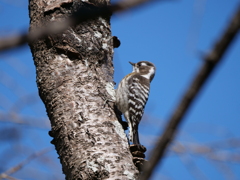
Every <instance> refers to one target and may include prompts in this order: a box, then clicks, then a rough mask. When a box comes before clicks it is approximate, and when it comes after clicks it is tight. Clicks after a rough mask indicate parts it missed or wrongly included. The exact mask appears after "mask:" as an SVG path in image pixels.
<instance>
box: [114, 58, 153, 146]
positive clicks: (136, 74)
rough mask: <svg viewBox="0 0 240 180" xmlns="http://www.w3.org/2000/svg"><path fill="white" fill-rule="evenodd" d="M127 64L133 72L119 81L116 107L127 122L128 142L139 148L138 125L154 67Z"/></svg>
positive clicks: (142, 63)
mask: <svg viewBox="0 0 240 180" xmlns="http://www.w3.org/2000/svg"><path fill="white" fill-rule="evenodd" d="M129 63H130V64H131V65H132V66H133V71H132V73H130V74H128V75H126V76H125V77H124V78H123V79H122V80H121V82H120V83H119V85H118V88H117V89H116V106H117V108H118V110H119V111H121V112H122V114H123V115H124V117H125V119H126V120H127V122H128V126H129V140H130V141H131V142H132V143H133V144H136V145H138V146H140V145H141V144H140V141H139V136H138V125H139V123H140V121H141V119H142V116H143V113H144V107H145V105H146V103H147V100H148V95H149V90H150V83H151V81H152V80H153V78H154V75H155V71H156V67H155V66H154V64H153V63H151V62H148V61H140V62H138V63H132V62H129Z"/></svg>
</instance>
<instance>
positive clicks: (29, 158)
mask: <svg viewBox="0 0 240 180" xmlns="http://www.w3.org/2000/svg"><path fill="white" fill-rule="evenodd" d="M52 150H53V148H52V147H51V148H46V149H43V150H41V151H38V152H36V153H33V154H32V155H30V156H29V157H28V158H26V159H25V160H24V161H22V162H20V163H19V164H17V165H16V166H14V167H12V168H10V169H8V170H7V171H5V172H3V173H1V174H0V179H3V178H6V176H8V175H10V174H13V173H15V172H17V171H19V170H20V169H22V168H23V166H25V165H26V164H28V163H29V162H30V161H31V160H33V159H35V158H37V157H39V156H42V155H43V154H46V153H48V152H50V151H52Z"/></svg>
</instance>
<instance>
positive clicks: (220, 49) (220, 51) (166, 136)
mask: <svg viewBox="0 0 240 180" xmlns="http://www.w3.org/2000/svg"><path fill="white" fill-rule="evenodd" d="M239 29H240V7H238V11H237V12H236V14H235V15H234V17H233V19H232V20H231V22H230V24H229V26H228V28H227V29H226V31H225V32H224V34H223V36H222V37H221V38H220V40H219V41H218V42H217V43H216V44H215V46H214V48H213V50H212V51H211V52H210V53H209V54H208V55H207V56H206V57H205V63H204V64H203V66H202V67H201V68H200V70H199V71H198V73H197V75H196V76H195V78H194V80H193V82H192V83H191V85H190V86H189V89H188V90H187V91H186V93H185V95H184V96H183V99H182V100H181V101H180V103H179V105H178V106H177V108H176V110H175V111H174V113H173V115H172V116H171V118H170V120H169V121H168V122H169V123H168V125H167V127H166V129H165V131H164V133H163V135H161V137H160V138H159V140H158V142H157V143H156V146H155V148H154V150H153V151H152V154H151V157H150V161H149V163H148V164H146V166H145V169H144V172H143V174H142V176H141V180H147V179H148V178H149V177H150V176H151V174H152V172H153V170H154V168H155V167H156V165H157V164H159V163H160V162H161V160H162V159H163V156H164V153H165V151H166V149H167V147H168V145H169V144H170V142H171V141H172V140H173V139H174V137H175V135H176V132H177V129H178V127H179V125H180V123H181V122H182V120H183V117H184V115H185V114H186V112H187V110H188V109H189V107H190V105H191V104H192V102H193V101H194V100H195V98H196V96H197V94H198V92H199V91H200V89H201V88H202V87H203V85H204V83H205V82H206V80H207V78H208V77H209V76H210V74H211V73H212V72H213V70H214V68H215V67H216V65H217V64H218V63H219V61H220V60H221V58H222V56H223V55H224V53H225V52H226V50H227V49H228V47H229V45H230V43H231V42H232V41H233V39H234V37H235V36H236V34H237V32H238V31H239ZM158 167H159V166H158Z"/></svg>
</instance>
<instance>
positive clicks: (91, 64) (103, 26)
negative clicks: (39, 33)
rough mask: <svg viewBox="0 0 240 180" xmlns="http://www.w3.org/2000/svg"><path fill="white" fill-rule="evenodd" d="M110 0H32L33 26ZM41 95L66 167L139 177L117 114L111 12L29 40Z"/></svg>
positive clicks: (98, 175)
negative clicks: (113, 101)
mask: <svg viewBox="0 0 240 180" xmlns="http://www.w3.org/2000/svg"><path fill="white" fill-rule="evenodd" d="M106 4H109V1H107V0H106V1H103V0H99V1H97V0H95V1H93V0H92V1H91V2H86V1H85V0H84V2H83V1H79V0H78V1H77V0H55V1H54V0H30V1H29V10H30V19H31V22H30V31H34V29H36V28H38V27H42V26H44V25H45V24H47V23H49V22H61V20H63V19H65V18H67V17H69V16H71V15H72V14H73V13H75V12H76V11H77V10H78V9H80V10H85V11H86V10H91V9H92V8H96V7H97V6H98V5H106ZM30 47H31V51H32V54H33V58H34V63H35V65H36V71H37V85H38V89H39V95H40V97H41V99H42V101H43V102H44V104H45V106H46V110H47V114H48V117H49V119H50V121H51V127H52V129H51V131H50V132H49V134H50V136H52V137H53V140H52V143H53V144H54V145H55V148H56V150H57V152H58V154H59V158H60V161H61V163H62V169H63V173H64V174H65V175H66V179H68V180H76V179H84V180H85V179H121V180H123V179H124V180H125V179H137V177H138V175H139V172H138V170H137V169H136V167H135V166H134V164H133V162H132V155H131V153H130V151H129V145H128V142H127V138H126V135H125V133H124V130H123V128H122V126H121V125H120V123H119V122H118V120H117V118H116V114H115V112H114V108H113V103H107V104H105V101H106V100H108V99H113V98H114V97H113V96H114V89H113V86H114V81H113V72H114V69H113V63H112V58H113V42H112V36H111V30H110V17H98V18H95V19H91V20H89V21H86V22H84V23H81V24H78V25H76V26H74V27H69V28H68V29H67V30H66V31H64V32H63V33H61V34H54V35H51V36H48V38H46V39H39V40H37V41H35V42H33V43H31V44H30Z"/></svg>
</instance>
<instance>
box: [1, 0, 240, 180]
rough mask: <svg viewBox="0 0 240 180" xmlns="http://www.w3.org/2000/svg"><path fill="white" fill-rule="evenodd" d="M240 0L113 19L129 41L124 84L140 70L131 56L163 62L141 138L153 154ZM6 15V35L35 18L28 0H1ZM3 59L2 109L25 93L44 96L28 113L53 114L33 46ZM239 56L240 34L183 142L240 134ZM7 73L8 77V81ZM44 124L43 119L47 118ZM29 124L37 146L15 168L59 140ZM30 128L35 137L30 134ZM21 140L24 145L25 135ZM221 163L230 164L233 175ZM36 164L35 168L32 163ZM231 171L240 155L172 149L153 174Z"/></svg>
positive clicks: (30, 141) (119, 69)
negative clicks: (220, 158)
mask: <svg viewBox="0 0 240 180" xmlns="http://www.w3.org/2000/svg"><path fill="white" fill-rule="evenodd" d="M239 4H240V2H239V1H238V0H231V1H229V0H218V1H217V0H212V1H210V0H195V1H190V0H183V1H162V2H161V1H160V2H155V3H152V4H148V5H144V6H142V7H140V8H136V9H134V10H131V11H127V12H125V13H121V14H115V15H114V16H113V17H112V20H111V24H112V34H113V35H115V36H117V37H118V38H119V39H120V40H121V46H120V47H119V48H118V49H115V55H114V60H113V61H114V65H115V75H114V79H115V82H116V83H118V82H119V81H120V80H121V79H122V78H123V77H124V76H125V75H127V74H128V73H130V72H131V71H132V68H131V65H130V64H129V63H128V61H131V62H138V61H141V60H147V61H151V62H152V63H154V64H155V65H156V67H157V72H156V76H155V78H154V80H153V82H152V85H151V93H150V98H149V101H148V104H147V106H146V111H145V116H144V119H143V120H142V122H141V125H140V140H141V142H142V143H143V144H144V145H146V146H147V148H148V153H149V152H150V151H151V149H152V147H153V144H154V141H155V140H156V137H157V136H158V135H159V134H160V133H161V132H162V130H163V128H164V125H165V124H166V121H167V120H168V118H169V117H170V115H171V113H172V111H173V109H174V108H175V107H176V105H177V103H178V102H179V100H180V99H181V97H182V95H183V93H184V92H185V90H186V88H187V87H188V85H189V84H190V82H191V80H192V79H193V77H194V76H195V74H196V72H197V70H198V69H199V68H200V66H201V65H202V63H203V56H204V55H206V54H207V52H209V51H210V50H211V49H212V47H213V45H214V43H215V42H216V41H217V40H218V38H219V37H220V36H221V34H222V32H223V31H224V28H225V27H226V25H227V24H228V23H229V20H230V18H231V17H232V15H233V13H234V12H235V10H236V8H237V6H239ZM0 15H1V18H0V22H1V23H0V35H1V36H4V35H6V34H11V33H21V32H26V31H27V29H28V25H29V18H28V8H27V1H26V0H25V1H23V0H21V1H19V2H18V3H17V4H16V3H15V2H14V1H7V0H2V1H0ZM0 59H1V61H0V74H1V75H0V99H1V101H0V112H8V111H10V110H11V109H12V108H13V107H14V105H15V104H16V103H17V102H19V101H20V102H22V101H21V100H19V97H26V96H28V95H29V94H31V95H33V96H34V97H36V98H35V99H36V100H35V101H33V102H31V103H30V105H29V102H28V103H27V105H26V106H24V105H23V107H22V109H20V110H19V111H20V113H21V114H22V115H24V116H30V117H40V118H42V119H46V112H45V109H44V106H43V105H42V102H41V101H40V100H39V98H38V96H37V87H36V83H35V67H34V64H33V61H32V56H31V53H30V50H29V48H28V46H27V45H25V46H23V47H21V48H18V49H16V50H11V51H7V52H5V53H1V54H0ZM239 60H240V35H239V34H238V36H237V38H236V39H235V41H234V42H233V43H232V45H231V46H230V48H229V49H228V51H227V53H226V54H225V56H224V58H223V61H222V62H221V63H220V64H219V65H218V67H217V68H216V69H215V71H214V72H213V74H212V75H211V77H210V78H209V79H208V81H207V83H206V84H205V85H204V87H203V89H202V90H201V92H200V94H199V95H198V97H197V98H196V100H195V101H194V103H193V105H192V106H191V108H190V109H189V111H188V113H187V115H186V116H185V118H184V122H183V123H182V124H181V127H180V132H179V136H178V141H177V142H180V143H182V144H184V145H189V144H200V145H207V146H210V145H211V147H212V146H213V145H212V143H214V142H225V140H228V139H230V138H238V139H239V137H240V131H239V122H240V96H239V92H240V83H239V78H240V71H239V67H240V61H239ZM6 79H7V82H5V81H4V80H6ZM25 99H26V98H25ZM44 122H45V121H44ZM0 123H1V124H2V125H1V127H3V128H6V127H8V128H10V127H12V126H13V124H11V123H2V122H0ZM37 123H38V124H41V121H39V122H37ZM21 128H22V129H24V133H22V134H21V136H22V137H24V145H21V147H22V148H23V149H24V147H25V146H27V147H28V148H29V147H30V148H29V150H28V152H25V153H23V152H18V154H19V157H18V158H16V159H14V160H13V161H12V162H10V163H9V164H7V166H9V167H10V166H11V165H13V164H15V163H17V162H18V161H20V160H23V159H24V157H26V156H27V155H29V154H31V152H34V151H36V150H38V149H42V148H44V147H49V146H51V145H50V143H49V142H50V140H51V138H50V137H49V136H48V129H46V128H45V129H44V128H42V129H41V128H37V129H36V128H30V127H28V126H21ZM29 134H34V136H33V137H30V138H29V137H28V135H29ZM36 139H40V140H41V143H37V142H36ZM14 143H15V144H20V142H18V141H17V142H14ZM39 144H41V145H39ZM1 147H2V148H1ZM8 148H12V144H2V143H1V145H0V153H1V152H3V151H6V150H7V149H8ZM213 148H215V149H217V150H218V151H216V153H223V155H225V154H233V153H239V148H232V147H230V146H226V147H223V148H218V147H214V146H213ZM224 153H225V154H224ZM49 156H50V157H53V159H54V160H55V164H56V166H57V167H58V169H57V170H56V172H55V173H56V174H57V173H59V172H60V173H61V167H60V165H57V164H58V159H57V155H56V153H55V151H53V152H51V153H50V154H49ZM147 157H148V156H147ZM0 161H1V159H0ZM33 164H34V162H33ZM36 164H37V163H35V164H34V165H36ZM36 167H38V166H37V165H36ZM220 167H223V169H224V170H225V173H223V172H222V171H223V169H221V168H220ZM28 168H30V166H26V167H25V169H28ZM219 168H220V169H219ZM22 171H24V169H23V170H22ZM43 171H45V170H43ZM200 171H201V172H200ZM226 171H227V172H228V173H226ZM23 174H24V173H19V176H20V177H21V176H24V175H23ZM196 174H197V175H196ZM16 177H17V176H16ZM229 177H231V179H239V178H240V166H239V161H238V162H232V161H227V162H217V161H212V160H209V158H207V155H206V154H203V155H200V154H194V153H190V154H189V153H185V154H177V153H176V152H175V153H174V152H173V151H171V152H169V153H167V158H164V161H163V162H162V164H161V166H160V167H159V168H158V169H157V171H156V172H155V174H154V176H153V177H152V179H153V180H155V179H156V180H157V179H159V178H162V179H184V180H188V179H189V180H191V179H218V180H221V179H229ZM21 178H22V177H21ZM27 178H28V177H25V178H24V179H27ZM60 178H61V177H60Z"/></svg>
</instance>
